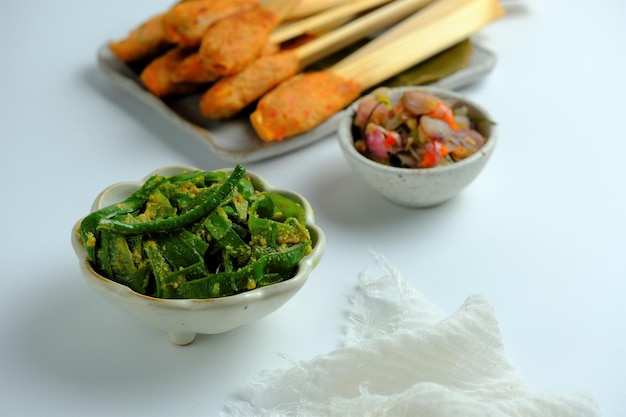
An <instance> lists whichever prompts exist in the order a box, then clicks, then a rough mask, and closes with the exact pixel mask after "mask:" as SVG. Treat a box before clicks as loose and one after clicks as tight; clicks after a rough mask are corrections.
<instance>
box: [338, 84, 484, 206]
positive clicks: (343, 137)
mask: <svg viewBox="0 0 626 417" xmlns="http://www.w3.org/2000/svg"><path fill="white" fill-rule="evenodd" d="M416 89H419V90H424V91H427V92H429V93H431V94H433V95H435V96H437V97H439V98H444V99H455V100H458V101H461V102H463V103H464V104H466V105H467V106H468V108H469V111H470V113H469V114H470V116H475V117H478V118H480V119H483V120H493V119H492V118H491V116H490V115H489V113H488V112H487V111H486V110H485V109H483V108H482V107H481V106H479V105H478V104H476V103H475V102H473V101H472V100H470V99H468V98H467V97H465V96H463V95H461V94H458V93H456V92H453V91H450V90H446V89H442V88H437V87H427V86H421V87H398V88H391V89H389V91H390V98H391V100H392V101H393V102H397V101H398V100H399V99H400V96H401V95H402V93H404V92H405V91H410V90H416ZM357 106H358V100H357V101H356V102H354V103H353V104H352V105H351V106H350V107H349V108H348V109H347V110H346V111H345V112H344V116H343V117H342V119H341V121H340V122H339V127H338V136H339V145H340V147H341V150H342V152H343V154H344V156H345V158H346V160H347V161H348V163H349V164H350V166H351V167H352V168H353V170H354V172H355V173H356V174H357V176H358V177H359V178H361V179H362V180H363V181H364V182H365V183H366V184H367V185H369V186H370V187H371V188H372V189H373V190H375V191H376V192H378V193H380V194H381V195H382V196H383V197H384V198H386V199H387V200H389V201H391V202H393V203H396V204H399V205H401V206H406V207H414V208H420V207H430V206H435V205H438V204H441V203H443V202H445V201H448V200H449V199H451V198H452V197H454V196H456V195H457V194H458V193H460V192H461V191H462V190H463V189H464V188H465V187H467V186H468V185H469V184H470V183H471V182H472V181H474V179H475V178H476V177H477V176H478V174H479V173H480V172H481V171H482V169H483V168H484V167H485V164H486V163H487V161H488V160H489V158H490V156H491V154H492V153H493V150H494V148H495V146H496V126H495V125H494V124H492V123H489V122H484V123H479V125H478V131H479V132H480V133H482V134H483V136H484V137H485V138H486V139H487V141H486V142H485V144H484V145H483V147H482V148H481V149H480V150H479V151H478V152H476V153H475V154H473V155H472V156H470V157H468V158H466V159H463V160H461V161H459V162H456V163H455V164H452V165H448V166H443V167H434V168H415V169H410V168H397V167H391V166H387V165H383V164H380V163H377V162H374V161H372V160H371V159H369V158H367V157H365V156H363V155H362V154H360V153H359V152H358V151H357V150H356V148H355V147H354V140H353V137H352V122H353V118H354V114H355V111H356V108H357Z"/></svg>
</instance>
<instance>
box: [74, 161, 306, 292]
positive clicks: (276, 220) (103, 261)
mask: <svg viewBox="0 0 626 417" xmlns="http://www.w3.org/2000/svg"><path fill="white" fill-rule="evenodd" d="M79 233H80V237H81V240H82V243H83V245H84V247H85V250H86V252H87V259H88V260H89V261H90V263H91V265H92V266H93V267H94V269H95V270H96V271H98V272H99V273H100V274H102V275H104V276H105V277H107V278H109V279H111V280H114V281H116V282H118V283H120V284H123V285H126V286H128V287H130V288H131V289H132V290H134V291H136V292H138V293H141V294H144V295H148V296H152V297H157V298H196V299H203V298H215V297H223V296H228V295H232V294H237V293H240V292H243V291H247V290H251V289H254V288H257V287H261V286H265V285H269V284H273V283H276V282H280V281H284V280H286V279H289V278H291V277H292V276H293V275H294V274H295V272H296V268H297V265H298V263H299V262H300V260H301V259H302V258H303V257H304V256H305V255H307V254H308V253H310V252H311V250H312V242H311V236H310V234H309V231H308V229H307V227H306V218H305V212H304V208H303V207H302V206H301V205H300V204H298V203H297V202H295V201H293V200H291V199H289V198H287V197H285V196H283V195H281V194H279V193H275V192H272V191H263V190H260V189H257V188H256V187H255V184H254V183H253V182H252V181H251V179H250V178H249V177H248V176H246V170H245V168H243V167H242V166H241V165H237V166H236V167H235V168H234V169H233V171H232V172H231V173H229V172H225V171H200V170H198V171H189V172H183V173H181V174H178V175H173V176H170V177H163V176H160V175H154V176H152V177H150V178H149V179H148V180H146V182H145V183H144V184H143V185H142V186H141V187H140V188H139V189H138V190H137V191H136V192H134V193H133V194H132V195H130V196H129V197H128V198H127V199H126V200H124V201H122V202H120V203H117V204H113V205H111V206H108V207H104V208H102V209H100V210H98V211H95V212H92V213H91V214H89V215H88V216H87V217H85V218H84V219H83V221H82V222H81V224H80V230H79Z"/></svg>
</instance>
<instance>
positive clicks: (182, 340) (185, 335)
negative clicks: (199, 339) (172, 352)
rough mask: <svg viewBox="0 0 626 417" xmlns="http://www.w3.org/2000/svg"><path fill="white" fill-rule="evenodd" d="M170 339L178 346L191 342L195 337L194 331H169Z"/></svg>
mask: <svg viewBox="0 0 626 417" xmlns="http://www.w3.org/2000/svg"><path fill="white" fill-rule="evenodd" d="M169 336H170V340H171V341H172V343H174V344H175V345H178V346H185V345H188V344H190V343H191V342H193V339H195V338H196V333H194V332H178V333H173V332H172V333H169Z"/></svg>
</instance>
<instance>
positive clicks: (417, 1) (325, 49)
mask: <svg viewBox="0 0 626 417" xmlns="http://www.w3.org/2000/svg"><path fill="white" fill-rule="evenodd" d="M431 1H432V0H395V1H392V2H391V3H389V4H387V5H385V6H382V7H380V8H378V9H376V10H375V11H373V12H371V13H368V14H366V15H364V16H362V17H360V18H358V19H356V20H354V21H352V22H350V23H348V24H346V25H344V26H342V27H340V28H338V29H336V30H334V31H332V32H330V33H328V34H327V35H324V36H322V37H321V38H318V39H316V40H314V41H311V42H309V43H306V44H304V45H302V46H301V47H299V48H298V49H297V53H298V56H299V59H300V63H301V67H306V66H308V65H310V64H312V63H313V62H316V61H318V60H319V59H321V58H323V57H325V56H328V55H329V54H331V53H333V52H336V51H339V50H340V49H343V48H345V47H346V46H349V45H351V44H353V43H354V42H356V41H357V40H359V39H363V38H365V37H366V36H368V35H370V34H372V32H375V31H377V30H380V29H383V28H385V27H388V26H390V25H392V24H394V23H396V22H398V21H399V20H402V19H404V18H405V17H406V16H409V15H411V14H412V13H414V12H416V11H417V10H419V9H421V8H422V7H424V6H425V5H427V4H428V3H430V2H431Z"/></svg>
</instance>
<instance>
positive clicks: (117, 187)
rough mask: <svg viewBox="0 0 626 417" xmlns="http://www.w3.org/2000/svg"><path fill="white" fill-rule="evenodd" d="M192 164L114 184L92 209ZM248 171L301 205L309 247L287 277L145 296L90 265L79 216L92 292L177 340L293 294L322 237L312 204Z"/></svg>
mask: <svg viewBox="0 0 626 417" xmlns="http://www.w3.org/2000/svg"><path fill="white" fill-rule="evenodd" d="M194 169H197V168H192V167H181V166H171V167H165V168H161V169H158V170H156V171H154V172H153V173H151V174H149V175H148V176H146V177H145V178H144V179H143V180H141V181H137V182H124V183H118V184H114V185H112V186H110V187H108V188H107V189H105V190H104V191H102V192H101V193H100V194H99V195H98V197H97V198H96V200H95V201H94V203H93V205H92V208H91V209H92V211H95V210H98V209H100V208H102V207H106V206H108V205H111V204H114V203H117V202H119V201H122V200H124V199H125V198H126V197H128V196H129V195H130V194H132V193H133V192H134V191H135V190H137V189H138V188H139V186H140V185H141V184H143V182H145V180H146V179H148V178H149V177H150V176H152V175H153V174H157V173H158V174H160V175H163V176H170V175H175V174H178V173H180V172H182V171H185V170H194ZM227 171H231V170H227ZM247 175H248V176H249V177H251V179H252V181H253V183H254V184H255V186H256V187H257V189H261V190H272V191H274V192H277V193H279V194H281V195H283V196H285V197H288V198H290V199H292V200H294V201H297V202H298V203H300V204H301V205H302V206H303V207H304V210H305V213H306V221H307V228H308V229H309V232H310V234H311V238H312V241H313V251H312V252H311V253H310V254H309V255H307V256H305V257H304V258H303V259H302V261H300V264H299V265H298V269H297V272H296V274H295V276H293V277H292V278H290V279H288V280H285V281H282V282H279V283H276V284H272V285H268V286H265V287H260V288H256V289H253V290H250V291H246V292H243V293H240V294H236V295H232V296H228V297H222V298H212V299H202V300H192V299H177V300H172V299H167V300H166V299H160V298H153V297H148V296H145V295H142V294H139V293H137V292H135V291H133V290H131V289H130V288H128V287H127V286H125V285H122V284H118V283H117V282H115V281H112V280H110V279H108V278H105V277H103V276H102V275H100V274H98V273H97V272H96V271H95V270H94V269H93V268H92V266H91V264H90V263H89V261H87V258H86V256H87V255H86V253H85V248H84V247H83V245H82V242H81V240H80V236H79V234H78V228H79V226H80V222H81V220H82V219H81V220H79V221H78V222H77V223H76V224H75V225H74V228H73V229H72V237H71V239H72V246H73V248H74V251H75V252H76V255H77V256H78V262H79V265H80V271H81V273H82V275H83V278H84V279H85V281H87V283H88V284H89V285H90V286H91V287H92V288H93V289H94V290H95V291H96V292H97V293H99V294H100V295H101V296H103V297H104V298H106V299H107V300H109V301H110V302H112V303H113V304H115V305H117V306H118V307H120V308H121V309H123V310H125V311H126V312H128V313H130V314H131V315H133V316H136V317H137V318H139V319H140V320H142V321H144V322H145V323H147V324H148V325H150V326H152V327H154V328H156V329H160V330H162V331H164V332H167V333H168V334H169V336H170V339H171V341H172V342H173V343H175V344H177V345H187V344H189V343H191V342H192V341H193V340H194V338H195V337H196V334H198V333H200V334H217V333H223V332H226V331H229V330H232V329H234V328H236V327H239V326H243V325H245V324H248V323H251V322H253V321H255V320H259V319H261V318H263V317H265V316H267V315H268V314H270V313H272V312H274V311H275V310H277V309H278V308H279V307H280V306H282V305H283V304H284V303H286V302H287V301H288V300H289V299H290V298H291V297H293V296H294V295H295V294H296V293H297V292H298V291H299V290H300V289H301V288H302V286H303V285H304V283H305V282H306V281H307V279H308V277H309V274H310V273H311V271H312V270H313V269H314V268H315V266H316V265H317V264H318V263H319V261H320V260H321V258H322V255H323V253H324V250H325V247H326V238H325V235H324V232H323V231H322V229H320V228H319V227H318V226H317V225H316V224H315V220H314V216H313V209H312V208H311V205H310V204H309V202H308V201H307V200H305V199H304V197H302V196H301V195H300V194H298V193H296V192H293V191H287V190H280V189H275V188H273V187H271V186H270V185H269V184H268V183H267V182H266V181H265V180H264V179H263V178H261V177H260V176H259V175H257V174H255V173H254V172H251V171H248V172H247Z"/></svg>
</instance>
